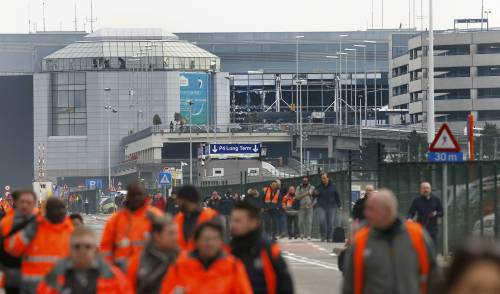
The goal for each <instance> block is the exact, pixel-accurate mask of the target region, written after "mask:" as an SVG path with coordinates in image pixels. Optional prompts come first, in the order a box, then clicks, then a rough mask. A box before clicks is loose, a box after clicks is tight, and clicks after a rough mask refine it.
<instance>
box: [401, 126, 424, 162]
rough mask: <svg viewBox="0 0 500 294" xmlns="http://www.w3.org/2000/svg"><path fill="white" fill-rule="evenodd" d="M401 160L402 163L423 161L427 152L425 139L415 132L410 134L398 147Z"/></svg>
mask: <svg viewBox="0 0 500 294" xmlns="http://www.w3.org/2000/svg"><path fill="white" fill-rule="evenodd" d="M400 147H401V149H400V151H401V156H400V158H401V160H403V161H422V160H424V159H425V153H426V150H427V139H426V138H425V136H423V135H422V134H419V133H417V132H416V131H413V132H411V133H410V134H409V135H408V137H407V138H406V140H403V141H402V142H401V145H400Z"/></svg>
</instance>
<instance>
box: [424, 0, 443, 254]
mask: <svg viewBox="0 0 500 294" xmlns="http://www.w3.org/2000/svg"><path fill="white" fill-rule="evenodd" d="M433 8H434V6H433V4H432V0H429V46H428V47H429V49H428V54H427V55H428V73H427V75H428V76H427V79H428V87H429V89H428V90H429V92H428V94H427V143H429V145H430V144H431V143H432V141H434V135H435V131H436V130H435V126H434V124H435V122H434V117H435V113H434V24H433V22H434V16H433V10H434V9H433ZM445 242H447V240H446V241H445ZM445 253H447V252H445Z"/></svg>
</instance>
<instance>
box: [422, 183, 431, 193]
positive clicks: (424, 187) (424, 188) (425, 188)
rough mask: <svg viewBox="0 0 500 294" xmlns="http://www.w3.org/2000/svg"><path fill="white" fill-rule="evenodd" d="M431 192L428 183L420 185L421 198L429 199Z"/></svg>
mask: <svg viewBox="0 0 500 294" xmlns="http://www.w3.org/2000/svg"><path fill="white" fill-rule="evenodd" d="M431 192H432V187H431V184H430V183H429V182H423V183H422V184H420V196H422V197H429V195H431Z"/></svg>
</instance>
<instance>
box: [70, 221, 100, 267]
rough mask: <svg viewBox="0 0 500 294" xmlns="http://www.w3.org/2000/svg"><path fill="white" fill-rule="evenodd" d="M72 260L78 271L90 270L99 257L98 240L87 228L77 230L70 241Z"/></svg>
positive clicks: (82, 227)
mask: <svg viewBox="0 0 500 294" xmlns="http://www.w3.org/2000/svg"><path fill="white" fill-rule="evenodd" d="M70 246H71V248H70V259H71V261H72V262H73V265H74V267H75V268H76V269H88V268H90V267H91V266H92V264H93V263H94V261H95V260H96V257H97V239H96V237H95V234H94V232H93V231H92V230H91V229H90V228H88V227H85V226H81V227H78V228H76V230H75V231H74V232H73V234H72V235H71V239H70Z"/></svg>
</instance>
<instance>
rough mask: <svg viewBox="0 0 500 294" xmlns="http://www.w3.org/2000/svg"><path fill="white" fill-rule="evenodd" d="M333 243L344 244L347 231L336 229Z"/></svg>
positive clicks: (340, 228)
mask: <svg viewBox="0 0 500 294" xmlns="http://www.w3.org/2000/svg"><path fill="white" fill-rule="evenodd" d="M333 242H335V243H343V242H345V230H344V228H342V227H336V228H335V229H334V230H333Z"/></svg>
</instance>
